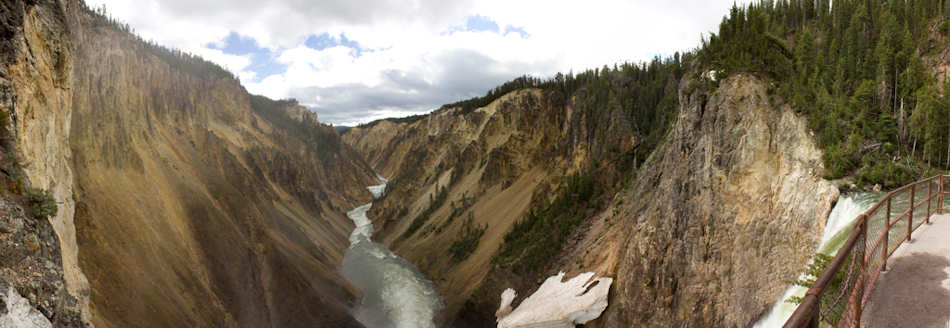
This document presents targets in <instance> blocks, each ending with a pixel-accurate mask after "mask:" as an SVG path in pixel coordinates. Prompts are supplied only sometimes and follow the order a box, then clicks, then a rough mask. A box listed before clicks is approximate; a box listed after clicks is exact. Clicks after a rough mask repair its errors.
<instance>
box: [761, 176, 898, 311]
mask: <svg viewBox="0 0 950 328" xmlns="http://www.w3.org/2000/svg"><path fill="white" fill-rule="evenodd" d="M881 196H882V195H881V194H879V193H856V194H848V195H843V196H841V197H840V198H839V199H838V203H837V204H835V208H834V209H832V210H831V214H829V215H828V221H827V222H826V223H825V231H824V232H823V233H822V235H821V244H820V245H819V246H818V251H819V252H821V253H822V254H826V255H834V254H835V252H837V251H838V249H839V248H841V245H842V244H844V242H845V240H846V239H847V237H848V233H850V231H851V229H850V228H849V226H850V225H851V223H852V222H854V219H857V218H858V215H861V214H862V213H864V212H866V211H867V210H868V209H870V208H871V206H874V204H875V203H876V202H877V201H878V199H880V198H881ZM807 291H808V289H807V288H805V287H801V286H798V285H791V286H789V287H788V289H787V290H786V291H785V294H783V295H782V298H781V299H779V300H778V301H777V302H776V303H775V305H773V306H772V309H771V310H769V312H768V313H767V314H766V315H765V316H764V317H762V319H759V321H758V322H756V323H755V326H754V327H755V328H779V327H782V325H784V324H785V321H788V318H789V317H791V316H792V312H795V308H796V307H797V306H798V305H797V304H793V303H789V302H786V300H788V299H789V298H790V297H792V296H798V297H802V296H804V295H805V292H807Z"/></svg>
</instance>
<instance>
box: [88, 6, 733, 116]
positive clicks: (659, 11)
mask: <svg viewBox="0 0 950 328" xmlns="http://www.w3.org/2000/svg"><path fill="white" fill-rule="evenodd" d="M734 2H736V1H735V0H677V1H672V0H671V1H656V0H583V1H577V0H569V1H561V0H478V1H474V0H456V1H449V0H406V1H398V2H397V1H386V0H320V1H308V0H266V1H262V0H198V1H196V0H86V3H87V4H89V6H91V7H94V8H99V7H102V6H105V7H106V10H107V12H108V14H109V15H110V16H112V17H115V18H118V19H119V20H121V21H124V22H126V23H128V24H129V25H130V26H132V28H133V29H134V30H135V32H136V33H137V34H139V35H140V36H142V37H143V38H145V39H146V40H152V41H155V42H157V43H159V44H162V45H165V46H168V47H173V48H178V49H181V50H183V51H186V52H190V53H193V54H197V55H200V56H202V57H204V58H205V59H208V60H210V61H212V62H215V63H217V64H219V65H221V66H223V67H225V68H226V69H228V70H230V71H231V72H233V73H234V74H235V75H237V76H238V77H239V78H240V80H241V84H243V85H244V87H245V88H247V90H248V91H249V92H251V93H253V94H260V95H265V96H267V97H270V98H274V99H285V98H295V99H297V100H298V101H299V102H300V104H302V105H304V106H306V107H308V108H310V109H311V110H314V111H316V112H317V113H318V114H319V118H320V121H323V122H324V123H332V124H336V125H355V124H359V123H365V122H369V121H372V120H374V119H379V118H383V117H393V116H406V115H412V114H419V113H424V112H427V111H431V110H433V109H436V108H438V107H439V106H441V105H442V104H445V103H452V102H455V101H458V100H462V99H468V98H471V97H476V96H482V95H484V94H485V93H486V92H487V91H488V90H489V89H491V88H493V87H495V86H497V85H499V84H501V83H503V82H505V81H508V80H511V79H513V78H515V77H518V76H521V75H525V74H528V75H532V76H538V77H544V78H546V77H550V76H553V75H554V74H555V73H557V72H568V71H574V72H579V71H583V70H585V69H588V68H597V67H602V66H604V65H610V66H613V64H614V63H623V62H639V61H646V60H650V59H651V58H653V57H655V56H670V55H672V54H673V53H675V52H677V51H688V50H690V49H694V48H696V47H697V46H698V45H699V41H700V37H701V35H703V34H704V33H708V32H713V31H715V30H716V28H717V26H718V24H719V22H720V21H721V20H722V17H723V15H725V14H726V13H728V9H729V8H730V7H731V6H732V4H733V3H734ZM737 2H739V3H742V2H744V1H737Z"/></svg>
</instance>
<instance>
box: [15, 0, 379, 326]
mask: <svg viewBox="0 0 950 328" xmlns="http://www.w3.org/2000/svg"><path fill="white" fill-rule="evenodd" d="M0 9H2V12H0V13H2V16H3V22H2V23H3V24H2V26H0V27H2V29H0V32H2V33H4V35H9V37H10V39H9V40H10V42H4V43H2V44H0V45H2V50H3V54H2V55H3V66H2V71H0V73H2V80H0V82H2V85H0V87H2V90H0V91H2V92H3V94H2V95H3V99H2V100H3V104H2V105H3V109H4V110H6V111H11V112H12V113H11V127H9V129H10V130H11V131H12V135H13V136H15V140H14V141H15V142H14V144H15V149H16V151H15V152H14V151H12V150H11V149H14V148H6V147H5V146H4V147H5V148H4V151H5V152H4V154H3V156H2V160H0V162H2V164H3V165H0V166H2V168H3V174H2V177H0V178H2V179H0V180H2V182H3V183H6V182H7V181H9V182H10V183H11V184H10V186H11V188H13V186H17V188H19V187H18V186H19V183H20V182H21V181H22V182H25V184H26V187H27V188H35V189H37V190H40V189H43V190H49V191H50V192H51V193H52V195H53V196H54V200H53V201H54V203H55V204H56V205H55V207H56V208H57V214H56V216H54V217H51V218H50V219H49V225H48V226H49V227H52V229H49V228H48V226H47V225H46V223H44V222H36V221H30V219H24V218H23V217H22V214H17V212H16V211H14V210H12V209H15V208H17V207H16V205H10V206H7V207H3V209H4V213H0V218H2V220H0V223H3V224H2V228H3V229H0V230H3V231H0V246H3V247H4V249H3V259H4V262H3V263H0V271H2V272H3V273H4V274H3V277H4V279H5V280H7V283H3V284H0V285H3V289H4V291H3V292H4V293H6V292H7V290H8V288H7V286H8V285H9V286H12V287H14V289H15V291H16V292H17V293H19V294H22V295H23V296H24V297H25V298H26V299H28V301H29V302H28V303H29V304H30V306H32V307H34V308H36V309H39V310H40V312H42V314H43V315H44V316H46V317H47V318H48V319H50V320H51V321H52V322H53V323H54V324H57V325H59V324H66V323H67V322H69V325H77V324H78V323H77V320H76V319H74V318H75V316H76V314H78V313H79V310H78V309H79V308H84V309H85V310H84V311H82V312H83V317H84V319H85V320H84V321H86V323H91V324H95V325H96V326H99V327H169V326H171V327H191V326H205V327H207V326H215V327H229V326H242V327H270V326H281V327H286V326H306V327H313V326H328V327H341V326H358V323H356V322H355V320H353V319H352V317H351V316H350V315H349V314H348V309H347V308H348V306H349V305H350V304H352V303H353V302H354V301H355V297H354V294H355V291H354V290H352V289H351V288H350V287H349V286H348V284H346V283H345V282H344V280H343V279H342V277H341V276H340V274H339V269H338V267H339V265H340V263H341V262H342V254H343V251H344V250H345V247H346V245H347V239H346V236H347V235H348V233H349V232H350V230H351V229H352V224H351V222H350V220H348V219H347V218H346V217H345V216H344V215H343V213H344V212H345V210H347V209H349V208H351V207H353V206H355V205H357V204H361V203H364V202H368V201H369V200H370V199H371V196H370V194H369V193H368V192H367V191H366V190H365V188H363V186H365V185H369V184H373V183H375V179H374V177H373V174H372V170H371V169H370V168H369V167H368V166H367V165H366V164H365V162H364V161H363V160H362V158H361V157H360V156H359V154H357V153H356V152H355V151H353V150H352V149H350V148H349V147H348V146H346V145H345V144H343V143H342V142H341V139H340V138H339V136H338V134H337V133H336V132H335V131H334V130H333V129H332V128H331V127H329V126H325V125H322V124H320V123H318V122H317V117H316V114H312V113H310V112H309V111H307V110H306V109H303V108H302V107H300V106H298V105H297V104H296V103H295V102H293V101H272V100H269V99H266V98H263V97H258V96H251V95H248V94H247V92H246V91H245V90H244V89H243V88H242V87H241V86H240V84H239V82H238V81H237V79H235V78H234V77H233V76H232V75H231V74H230V73H227V72H226V71H225V70H223V69H222V68H220V67H217V66H215V65H213V64H210V63H208V62H206V61H204V60H201V59H200V58H196V57H192V56H190V55H186V54H181V53H178V52H176V51H171V50H168V49H164V48H161V47H157V46H154V45H151V44H148V43H145V42H143V41H142V40H140V39H138V38H137V37H134V36H133V35H132V34H131V33H129V29H128V27H126V26H123V25H121V24H119V23H117V22H115V21H112V20H110V19H107V18H105V17H103V16H101V15H100V14H98V13H95V12H92V11H91V10H89V9H88V8H86V7H85V5H84V4H82V3H81V2H77V1H26V2H23V1H14V2H9V3H4V4H3V5H2V6H0ZM4 138H5V136H4ZM14 155H17V156H14ZM16 158H19V159H20V160H19V161H18V163H21V164H22V171H23V175H22V177H20V176H19V175H17V174H18V173H17V172H14V171H10V172H8V168H9V167H11V166H9V165H7V163H8V162H11V161H13V159H16ZM14 162H16V161H14ZM12 167H14V168H16V167H18V166H16V165H13V166H12ZM18 179H19V180H18ZM12 191H13V193H14V194H13V195H12V196H11V197H13V200H14V201H16V200H17V199H18V198H17V197H21V196H18V195H19V194H21V193H22V191H19V190H15V189H14V190H12ZM74 204H75V205H74ZM7 208H9V209H11V210H9V211H8V210H6V209H7ZM27 214H29V211H27ZM40 219H41V218H40ZM74 222H75V224H74ZM74 227H75V228H74ZM51 230H52V231H55V233H56V238H55V240H51V239H50V236H49V233H50V231H51ZM24 241H25V242H26V245H28V246H29V245H32V246H30V247H28V248H25V249H24V248H23V247H20V246H19V245H22V244H21V242H24ZM10 245H12V246H10ZM60 254H62V255H60ZM60 258H61V259H60ZM6 260H11V261H12V262H11V263H8V262H7V261H6ZM43 261H46V262H45V263H44V262H43ZM37 264H38V265H41V266H40V267H37V268H35V270H36V272H35V274H36V275H35V276H36V277H43V278H42V279H36V281H32V282H31V281H25V282H24V281H21V279H20V278H22V277H25V275H30V274H31V273H30V272H32V271H30V270H34V267H35V266H36V265H37ZM60 265H61V267H62V269H60ZM44 268H45V269H44ZM27 269H29V270H27ZM24 270H26V271H24ZM87 278H88V283H87ZM57 279H59V280H57ZM64 288H65V289H68V291H69V293H70V294H72V296H75V297H77V298H78V299H79V302H78V303H77V301H76V299H74V298H72V297H70V296H69V295H65V294H63V293H65V291H64ZM5 297H6V294H4V296H3V297H0V298H5ZM8 300H9V298H8ZM82 304H85V306H81V305H82ZM0 316H2V314H0Z"/></svg>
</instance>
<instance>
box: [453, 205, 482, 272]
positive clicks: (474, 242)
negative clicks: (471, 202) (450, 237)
mask: <svg viewBox="0 0 950 328" xmlns="http://www.w3.org/2000/svg"><path fill="white" fill-rule="evenodd" d="M487 228H488V226H487V225H484V224H483V225H480V226H476V225H475V223H474V216H473V215H472V213H471V212H469V215H468V218H467V219H466V220H465V224H464V225H463V226H462V229H461V230H459V232H458V235H456V237H455V241H453V242H452V246H450V247H449V253H451V254H452V259H453V260H455V261H462V260H464V259H466V258H468V256H469V255H471V254H472V252H474V251H475V249H476V248H478V242H479V241H481V239H482V235H484V234H485V229H487Z"/></svg>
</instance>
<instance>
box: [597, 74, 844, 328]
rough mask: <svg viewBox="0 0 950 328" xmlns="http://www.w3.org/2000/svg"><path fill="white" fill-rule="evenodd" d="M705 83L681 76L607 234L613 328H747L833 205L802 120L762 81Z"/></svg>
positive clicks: (798, 263) (801, 257)
mask: <svg viewBox="0 0 950 328" xmlns="http://www.w3.org/2000/svg"><path fill="white" fill-rule="evenodd" d="M700 83H701V82H699V81H694V80H689V79H687V80H684V82H683V84H682V85H681V87H680V106H681V109H680V113H679V117H678V119H677V122H676V125H675V126H674V127H673V130H672V131H671V132H670V134H669V135H668V136H667V138H666V142H665V143H664V144H663V146H661V147H660V148H659V149H658V150H657V151H656V152H655V153H654V154H653V156H652V157H651V158H650V159H649V160H648V161H647V162H646V163H645V164H644V166H643V168H642V169H641V170H640V171H639V172H638V178H637V181H636V183H635V184H634V185H633V186H632V187H631V188H629V189H628V190H627V191H625V193H624V195H623V205H621V206H618V212H617V214H616V215H615V216H613V218H614V219H619V220H620V221H619V222H618V224H619V226H621V227H624V228H623V229H617V230H618V231H615V232H611V233H610V234H615V235H616V236H607V237H605V238H606V240H612V241H611V242H608V244H609V243H619V245H618V246H617V247H618V248H619V254H618V256H617V257H616V258H614V260H615V261H616V266H615V269H614V272H611V273H610V274H616V286H617V289H616V292H615V293H614V294H613V295H612V297H611V301H610V302H611V306H610V307H609V308H608V310H607V314H606V320H604V323H605V325H606V326H608V327H630V326H647V327H669V326H671V325H672V326H682V327H687V326H689V327H747V326H750V325H751V324H752V323H753V322H754V321H755V320H756V319H757V318H758V317H759V316H760V315H761V314H762V313H764V312H765V311H766V310H767V309H768V307H769V306H770V304H771V303H773V302H775V300H777V299H779V298H780V295H781V294H782V291H783V290H784V288H785V287H786V285H787V281H790V280H793V279H795V277H796V276H797V274H798V272H799V271H800V270H801V269H802V268H803V267H804V266H805V263H806V261H807V260H808V258H809V257H810V256H811V255H812V254H813V252H814V251H815V247H816V246H817V245H818V242H819V239H820V236H821V232H822V230H823V228H824V220H825V219H826V218H827V217H828V214H829V213H830V211H831V208H832V205H833V203H834V202H835V200H836V199H837V197H838V191H837V189H836V188H834V187H833V186H832V185H831V183H829V182H827V181H825V180H823V179H822V178H821V174H822V171H823V168H822V161H821V156H820V155H821V152H820V151H819V149H818V148H817V147H816V145H815V144H814V142H813V138H812V136H811V135H810V133H809V130H808V129H807V127H806V123H805V120H804V119H803V118H801V117H799V116H798V115H796V114H795V112H794V110H793V109H792V108H791V107H790V106H789V105H787V104H785V103H782V102H781V100H780V99H778V98H777V97H774V96H770V95H769V93H768V92H767V90H766V89H767V86H766V83H764V82H762V81H760V80H758V79H756V78H754V77H752V76H748V75H737V76H732V77H730V78H728V79H725V80H723V81H722V82H721V84H720V85H719V86H718V88H715V89H713V90H709V91H705V90H704V87H703V86H702V85H701V84H700ZM614 219H612V220H614ZM608 235H609V234H608ZM603 246H604V245H603V244H600V245H598V243H596V242H594V243H591V244H590V246H589V247H585V248H587V251H591V252H593V251H597V250H598V249H599V248H600V247H603Z"/></svg>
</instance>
